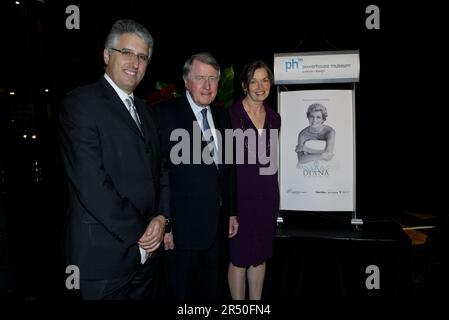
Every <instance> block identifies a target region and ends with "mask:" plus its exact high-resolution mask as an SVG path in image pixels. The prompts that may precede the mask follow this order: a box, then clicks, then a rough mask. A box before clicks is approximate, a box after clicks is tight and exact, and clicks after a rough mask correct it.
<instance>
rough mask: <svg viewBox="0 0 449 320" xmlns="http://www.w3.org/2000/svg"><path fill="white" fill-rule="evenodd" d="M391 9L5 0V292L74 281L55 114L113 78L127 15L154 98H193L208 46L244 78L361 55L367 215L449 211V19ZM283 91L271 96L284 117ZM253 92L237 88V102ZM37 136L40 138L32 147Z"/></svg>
mask: <svg viewBox="0 0 449 320" xmlns="http://www.w3.org/2000/svg"><path fill="white" fill-rule="evenodd" d="M390 2H392V1H389V3H384V2H383V1H353V2H346V1H341V2H340V1H338V2H337V1H331V0H329V1H309V2H307V1H291V2H290V1H289V2H287V1H275V2H272V3H267V2H266V1H265V2H260V1H259V2H243V1H240V2H238V3H232V2H228V1H225V2H216V3H212V2H194V3H193V2H190V1H189V2H183V3H182V4H180V3H178V2H169V1H158V2H154V1H137V0H126V1H49V0H46V1H35V0H29V1H20V4H19V5H17V4H15V1H10V0H8V1H2V3H1V4H0V34H1V38H0V43H1V50H0V61H1V69H0V169H1V172H2V174H1V180H0V181H1V197H2V201H1V207H0V209H1V212H2V216H1V217H0V218H1V219H2V220H0V227H1V230H0V231H1V232H0V234H1V235H2V238H1V240H2V243H1V244H0V245H1V248H0V249H1V250H2V253H1V259H2V261H1V262H2V263H1V265H2V272H3V275H6V276H2V278H0V285H1V287H2V289H3V288H6V289H7V291H8V293H9V294H12V295H13V296H18V297H24V298H27V297H28V298H29V297H35V296H39V295H41V296H42V295H45V294H51V292H56V290H57V289H58V288H59V287H61V286H63V283H61V280H60V279H62V276H63V272H64V269H63V267H62V266H63V263H62V260H61V257H60V253H61V251H60V246H61V244H60V237H61V230H62V224H63V219H64V214H65V206H66V193H65V192H66V181H65V178H64V172H63V170H62V166H61V162H60V159H59V154H58V149H57V136H56V125H57V123H56V119H57V115H58V112H59V110H60V108H61V100H62V98H63V96H64V95H65V94H66V93H67V92H68V91H70V90H71V89H73V88H75V87H77V86H79V85H84V84H88V83H91V82H93V81H95V80H96V79H97V78H98V77H99V76H101V75H102V73H103V61H102V50H103V41H104V38H105V36H106V34H107V32H108V31H109V29H110V27H111V25H112V24H113V23H114V22H115V21H116V20H117V19H124V18H131V19H135V20H137V21H139V22H140V23H142V24H143V25H145V26H146V27H147V28H148V29H149V31H150V32H151V33H152V35H153V37H154V39H155V47H154V53H153V56H152V60H151V62H150V64H149V66H148V69H147V74H146V76H145V78H144V80H143V81H142V83H141V84H140V86H139V87H138V89H137V90H136V94H137V95H139V96H141V97H143V98H146V97H148V96H149V95H150V94H151V93H152V92H154V91H155V84H156V82H157V81H158V80H160V81H164V82H166V83H173V84H176V86H177V89H178V90H180V91H181V90H183V83H182V66H183V63H184V61H185V60H186V59H187V58H188V57H189V56H190V55H192V54H194V53H197V52H200V51H209V52H211V53H212V54H213V55H214V56H215V57H216V58H217V60H218V61H219V63H220V64H221V66H222V69H224V68H226V67H229V66H231V65H232V66H233V67H234V71H235V74H236V78H237V76H238V75H239V73H240V70H241V68H242V66H243V64H244V63H246V62H248V61H251V60H255V59H263V60H265V61H266V62H268V63H270V64H272V63H273V54H274V53H286V52H306V51H328V50H352V49H357V50H360V61H361V74H360V82H359V83H358V84H357V86H356V121H357V131H356V137H357V211H358V215H359V216H361V217H363V218H365V219H385V218H389V217H394V216H396V215H398V214H401V213H402V212H404V211H415V212H424V213H431V214H434V215H446V214H447V210H446V209H444V206H443V204H444V199H445V192H444V191H445V190H446V192H447V188H446V187H444V185H445V184H446V181H445V179H444V177H445V172H446V171H447V160H446V156H445V155H444V153H445V152H446V151H445V147H446V145H447V142H446V140H447V134H446V133H445V130H444V128H445V126H446V122H447V121H446V118H445V117H444V114H445V112H444V111H445V110H444V109H445V108H446V106H447V103H446V100H445V99H442V98H440V96H442V94H441V93H442V92H444V91H442V89H443V88H442V81H441V80H439V77H446V76H445V69H447V67H446V66H445V59H444V53H445V50H443V43H444V41H445V40H446V39H445V35H444V34H445V32H444V31H443V30H444V29H443V26H442V25H443V22H444V16H443V14H444V11H443V10H442V9H441V8H440V7H438V6H437V5H433V4H431V2H430V1H427V2H426V4H425V5H424V4H423V3H421V4H410V3H408V2H406V3H403V4H398V3H396V4H394V5H393V4H392V3H390ZM72 4H74V5H77V6H78V7H79V9H80V21H81V22H80V29H79V30H68V29H66V27H65V20H66V18H67V17H68V14H66V13H65V9H66V7H67V6H68V5H72ZM370 4H375V5H377V6H378V7H379V9H380V30H368V29H366V27H365V19H366V18H367V16H368V15H367V14H366V13H365V9H366V7H367V6H368V5H370ZM44 89H49V92H45V91H44ZM11 91H14V92H15V95H14V96H11V95H10V94H9V93H10V92H11ZM275 92H276V89H275V88H273V90H272V94H271V96H270V98H269V99H270V103H271V105H272V106H273V107H274V108H275V109H276V108H277V101H276V94H275ZM240 94H241V93H240V92H239V91H238V83H237V81H236V83H235V93H234V97H235V98H236V99H237V98H238V97H240ZM24 134H27V138H26V139H25V138H23V135H24ZM32 134H36V135H37V139H30V136H31V135H32ZM36 163H37V164H36ZM33 169H34V170H40V173H38V174H37V175H36V172H34V174H33V171H32V170H33ZM36 176H38V177H39V179H38V180H39V181H36ZM33 179H34V180H33ZM30 261H33V263H31V264H30ZM3 266H6V267H3ZM53 286H54V289H55V290H54V291H53ZM49 292H50V293H49Z"/></svg>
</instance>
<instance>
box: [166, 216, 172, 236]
mask: <svg viewBox="0 0 449 320" xmlns="http://www.w3.org/2000/svg"><path fill="white" fill-rule="evenodd" d="M164 232H165V233H169V232H171V220H170V219H169V218H167V217H165V231H164Z"/></svg>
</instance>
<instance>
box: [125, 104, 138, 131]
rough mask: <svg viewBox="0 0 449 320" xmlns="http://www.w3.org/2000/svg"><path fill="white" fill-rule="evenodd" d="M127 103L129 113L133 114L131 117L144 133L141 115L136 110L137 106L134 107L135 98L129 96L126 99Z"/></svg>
mask: <svg viewBox="0 0 449 320" xmlns="http://www.w3.org/2000/svg"><path fill="white" fill-rule="evenodd" d="M125 101H126V105H127V107H128V111H129V113H130V114H131V117H132V118H133V119H134V122H135V123H136V125H137V127H138V128H139V130H140V132H142V128H141V125H140V119H139V115H138V114H137V110H136V106H135V105H134V101H133V98H132V97H131V96H129V97H128V98H126V99H125Z"/></svg>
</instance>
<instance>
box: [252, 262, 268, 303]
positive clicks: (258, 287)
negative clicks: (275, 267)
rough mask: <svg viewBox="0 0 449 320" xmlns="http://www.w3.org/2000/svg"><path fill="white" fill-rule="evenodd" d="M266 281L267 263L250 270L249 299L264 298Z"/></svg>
mask: <svg viewBox="0 0 449 320" xmlns="http://www.w3.org/2000/svg"><path fill="white" fill-rule="evenodd" d="M264 279H265V262H264V263H262V264H259V265H258V266H256V267H254V266H250V267H249V268H248V288H249V299H250V300H260V299H261V298H262V288H263V282H264Z"/></svg>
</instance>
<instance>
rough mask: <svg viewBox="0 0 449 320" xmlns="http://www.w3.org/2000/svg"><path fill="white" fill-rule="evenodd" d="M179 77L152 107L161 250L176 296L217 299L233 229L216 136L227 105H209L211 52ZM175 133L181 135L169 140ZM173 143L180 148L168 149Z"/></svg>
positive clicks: (215, 74)
mask: <svg viewBox="0 0 449 320" xmlns="http://www.w3.org/2000/svg"><path fill="white" fill-rule="evenodd" d="M183 78H184V83H185V87H186V89H187V90H186V94H185V95H183V96H182V97H181V98H179V99H177V100H174V101H170V102H168V103H165V104H162V105H159V106H157V107H156V114H157V116H158V118H159V121H158V122H159V124H160V125H161V128H160V129H161V137H162V143H161V146H162V149H163V154H164V155H165V157H166V158H170V160H169V161H167V162H166V163H167V165H168V169H169V176H170V216H171V227H172V228H171V230H172V231H171V232H169V233H166V235H165V237H164V246H165V249H167V250H172V251H167V252H166V255H165V257H166V258H167V259H166V264H167V268H166V270H167V274H168V284H169V290H170V292H171V294H172V295H173V298H175V299H177V300H186V299H220V298H222V297H223V293H224V292H225V291H224V286H223V284H225V279H226V263H227V261H225V257H226V254H225V252H226V251H225V250H226V249H227V238H228V236H229V237H232V236H234V235H235V234H236V233H237V229H238V223H237V219H236V217H235V209H234V208H235V205H234V199H235V196H234V171H233V167H232V165H229V164H225V163H224V162H225V161H224V159H225V158H226V156H225V154H224V150H225V148H222V146H221V140H222V139H220V137H219V136H220V135H221V137H224V136H225V132H224V131H225V129H228V128H231V125H230V120H229V116H228V113H227V111H226V110H225V109H220V108H217V107H214V106H212V105H211V103H212V102H213V100H214V99H215V97H216V95H217V90H218V82H219V79H220V66H219V65H218V63H217V61H216V60H215V59H214V57H212V56H211V55H210V54H208V53H200V54H196V55H193V56H192V57H191V58H189V59H188V60H187V61H186V63H185V64H184V70H183ZM214 130H216V131H214ZM195 131H196V132H195ZM177 133H179V134H180V136H181V137H182V138H181V140H180V141H171V140H170V135H172V134H174V135H177ZM177 144H178V146H176V145H177ZM180 145H182V146H183V147H184V149H183V150H181V152H180V153H178V152H173V151H174V150H175V149H177V148H178V147H179V146H180ZM195 146H198V147H200V148H195ZM178 156H180V158H182V159H183V160H182V161H179V160H180V159H178ZM212 160H213V161H212Z"/></svg>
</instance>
